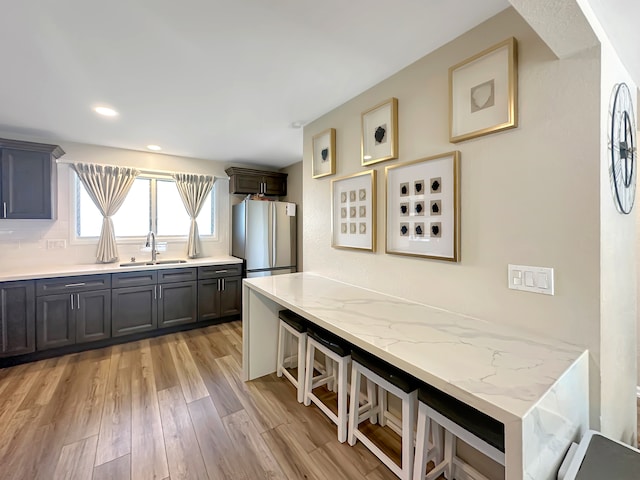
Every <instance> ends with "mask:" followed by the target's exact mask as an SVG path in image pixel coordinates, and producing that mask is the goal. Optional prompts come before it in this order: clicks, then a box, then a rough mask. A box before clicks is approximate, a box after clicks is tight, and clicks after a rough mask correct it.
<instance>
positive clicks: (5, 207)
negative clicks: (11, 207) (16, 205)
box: [2, 202, 7, 218]
mask: <svg viewBox="0 0 640 480" xmlns="http://www.w3.org/2000/svg"><path fill="white" fill-rule="evenodd" d="M2 217H3V218H7V202H2Z"/></svg>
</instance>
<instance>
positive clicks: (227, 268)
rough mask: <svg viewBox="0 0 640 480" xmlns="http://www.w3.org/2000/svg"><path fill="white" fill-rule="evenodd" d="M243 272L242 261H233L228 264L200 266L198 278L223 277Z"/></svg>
mask: <svg viewBox="0 0 640 480" xmlns="http://www.w3.org/2000/svg"><path fill="white" fill-rule="evenodd" d="M241 274H242V264H241V263H231V264H228V265H208V266H206V267H198V279H200V280H204V279H206V278H222V277H230V276H236V275H241Z"/></svg>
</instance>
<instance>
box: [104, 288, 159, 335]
mask: <svg viewBox="0 0 640 480" xmlns="http://www.w3.org/2000/svg"><path fill="white" fill-rule="evenodd" d="M157 297H158V286H157V285H142V286H138V287H125V288H114V289H113V290H111V316H112V321H111V335H112V336H114V337H119V336H121V335H129V334H131V333H138V332H146V331H148V330H155V329H156V328H157V327H158V300H157Z"/></svg>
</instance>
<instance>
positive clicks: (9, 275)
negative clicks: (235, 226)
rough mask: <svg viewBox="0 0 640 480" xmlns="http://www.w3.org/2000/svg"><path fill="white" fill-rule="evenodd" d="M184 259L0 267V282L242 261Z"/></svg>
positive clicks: (225, 257)
mask: <svg viewBox="0 0 640 480" xmlns="http://www.w3.org/2000/svg"><path fill="white" fill-rule="evenodd" d="M160 260H164V259H160ZM185 260H187V261H186V263H173V264H164V265H136V266H126V267H121V266H120V263H126V261H118V262H115V263H86V264H79V265H47V266H43V267H28V268H24V269H21V268H11V269H4V268H1V267H0V282H9V281H14V280H33V279H37V278H53V277H71V276H78V275H94V274H100V273H122V272H132V271H139V270H161V269H168V268H184V267H201V266H207V265H225V264H229V263H242V260H241V259H239V258H236V257H231V256H227V255H222V256H217V257H203V258H196V259H185Z"/></svg>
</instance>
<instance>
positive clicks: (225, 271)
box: [216, 270, 228, 273]
mask: <svg viewBox="0 0 640 480" xmlns="http://www.w3.org/2000/svg"><path fill="white" fill-rule="evenodd" d="M227 271H228V270H216V273H227Z"/></svg>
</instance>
